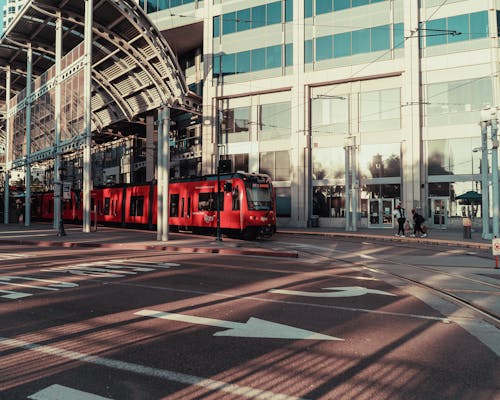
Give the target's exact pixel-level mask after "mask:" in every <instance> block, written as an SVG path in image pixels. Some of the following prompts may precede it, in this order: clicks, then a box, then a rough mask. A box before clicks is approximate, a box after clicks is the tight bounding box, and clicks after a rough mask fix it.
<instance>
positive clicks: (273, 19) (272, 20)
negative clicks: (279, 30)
mask: <svg viewBox="0 0 500 400" xmlns="http://www.w3.org/2000/svg"><path fill="white" fill-rule="evenodd" d="M266 8H267V15H266V23H267V25H273V24H279V23H280V22H281V1H276V2H274V3H269V4H268V5H267V7H266Z"/></svg>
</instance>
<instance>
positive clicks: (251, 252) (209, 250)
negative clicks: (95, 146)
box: [0, 239, 299, 258]
mask: <svg viewBox="0 0 500 400" xmlns="http://www.w3.org/2000/svg"><path fill="white" fill-rule="evenodd" d="M0 243H4V244H13V245H26V246H35V247H69V248H71V247H86V248H104V249H127V250H163V251H173V252H182V253H206V254H226V255H246V256H265V257H283V258H298V257H299V253H298V252H297V251H271V250H263V249H262V250H260V249H248V248H246V249H245V248H242V249H229V248H213V247H188V246H174V245H160V244H159V245H149V244H143V245H141V244H133V243H89V242H84V243H80V242H55V241H35V240H22V239H20V240H11V239H0Z"/></svg>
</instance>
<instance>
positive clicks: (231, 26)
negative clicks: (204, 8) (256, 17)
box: [222, 12, 236, 35]
mask: <svg viewBox="0 0 500 400" xmlns="http://www.w3.org/2000/svg"><path fill="white" fill-rule="evenodd" d="M234 32H236V13H235V12H231V13H227V14H224V15H223V16H222V34H223V35H227V34H229V33H234Z"/></svg>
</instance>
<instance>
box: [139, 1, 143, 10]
mask: <svg viewBox="0 0 500 400" xmlns="http://www.w3.org/2000/svg"><path fill="white" fill-rule="evenodd" d="M139 6H140V7H141V9H143V10H144V0H139Z"/></svg>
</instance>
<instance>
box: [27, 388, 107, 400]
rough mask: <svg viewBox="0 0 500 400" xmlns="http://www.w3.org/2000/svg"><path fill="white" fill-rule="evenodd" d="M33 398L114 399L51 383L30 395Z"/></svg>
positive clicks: (29, 397) (57, 399) (52, 399)
mask: <svg viewBox="0 0 500 400" xmlns="http://www.w3.org/2000/svg"><path fill="white" fill-rule="evenodd" d="M28 399H32V400H62V399H68V400H69V399H71V400H112V399H110V398H109V397H102V396H97V395H95V394H92V393H88V392H82V391H80V390H76V389H72V388H69V387H66V386H62V385H51V386H49V387H46V388H45V389H43V390H40V391H39V392H36V393H34V394H32V395H31V396H28Z"/></svg>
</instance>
